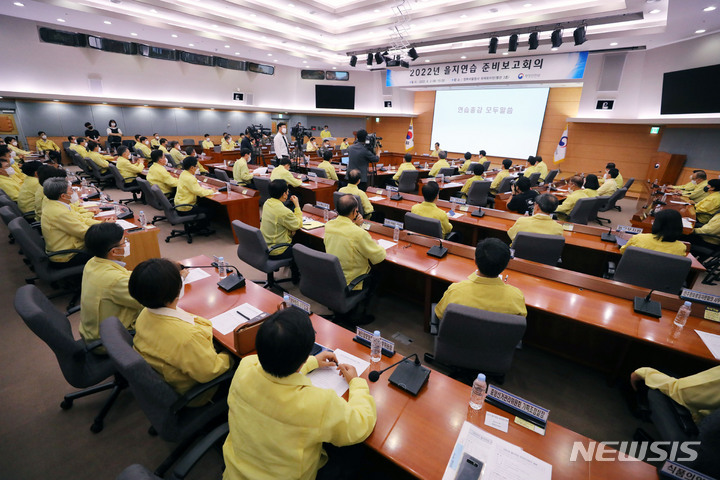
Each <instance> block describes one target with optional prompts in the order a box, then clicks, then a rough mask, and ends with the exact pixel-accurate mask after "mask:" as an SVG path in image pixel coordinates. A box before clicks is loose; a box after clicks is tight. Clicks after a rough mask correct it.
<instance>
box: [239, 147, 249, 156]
mask: <svg viewBox="0 0 720 480" xmlns="http://www.w3.org/2000/svg"><path fill="white" fill-rule="evenodd" d="M245 155H252V150H250V149H249V148H242V149H240V156H241V157H244V156H245Z"/></svg>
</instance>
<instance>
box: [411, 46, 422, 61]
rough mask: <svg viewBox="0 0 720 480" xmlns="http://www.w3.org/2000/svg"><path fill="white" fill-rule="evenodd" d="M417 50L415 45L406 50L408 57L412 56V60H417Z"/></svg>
mask: <svg viewBox="0 0 720 480" xmlns="http://www.w3.org/2000/svg"><path fill="white" fill-rule="evenodd" d="M419 56H420V55H418V53H417V50H415V47H412V48H411V49H410V50H408V57H410V58H412V59H413V60H417V59H418V57H419Z"/></svg>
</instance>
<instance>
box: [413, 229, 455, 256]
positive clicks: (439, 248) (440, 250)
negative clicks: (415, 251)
mask: <svg viewBox="0 0 720 480" xmlns="http://www.w3.org/2000/svg"><path fill="white" fill-rule="evenodd" d="M405 233H406V234H407V235H410V236H416V237H425V238H435V237H428V236H427V235H423V234H422V233H415V232H411V231H409V230H406V231H405ZM438 241H439V242H440V245H433V246H432V247H430V249H429V250H428V251H427V254H428V255H430V256H431V257H435V258H443V257H444V256H445V255H447V253H448V249H447V248H445V247H443V244H442V239H441V238H438Z"/></svg>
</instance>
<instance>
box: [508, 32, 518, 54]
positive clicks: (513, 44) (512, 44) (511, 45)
mask: <svg viewBox="0 0 720 480" xmlns="http://www.w3.org/2000/svg"><path fill="white" fill-rule="evenodd" d="M517 47H518V36H517V33H513V34H512V35H510V40H509V42H508V52H517Z"/></svg>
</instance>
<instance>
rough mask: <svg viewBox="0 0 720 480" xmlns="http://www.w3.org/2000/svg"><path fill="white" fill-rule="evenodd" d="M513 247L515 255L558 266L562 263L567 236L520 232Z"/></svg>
mask: <svg viewBox="0 0 720 480" xmlns="http://www.w3.org/2000/svg"><path fill="white" fill-rule="evenodd" d="M512 248H513V250H514V251H515V257H517V258H522V259H525V260H530V261H533V262H538V263H544V264H545V265H552V266H553V267H556V266H557V265H558V263H560V258H561V257H562V252H563V248H565V237H563V236H562V235H546V234H544V233H530V232H518V234H517V235H516V236H515V240H514V241H513V244H512Z"/></svg>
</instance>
